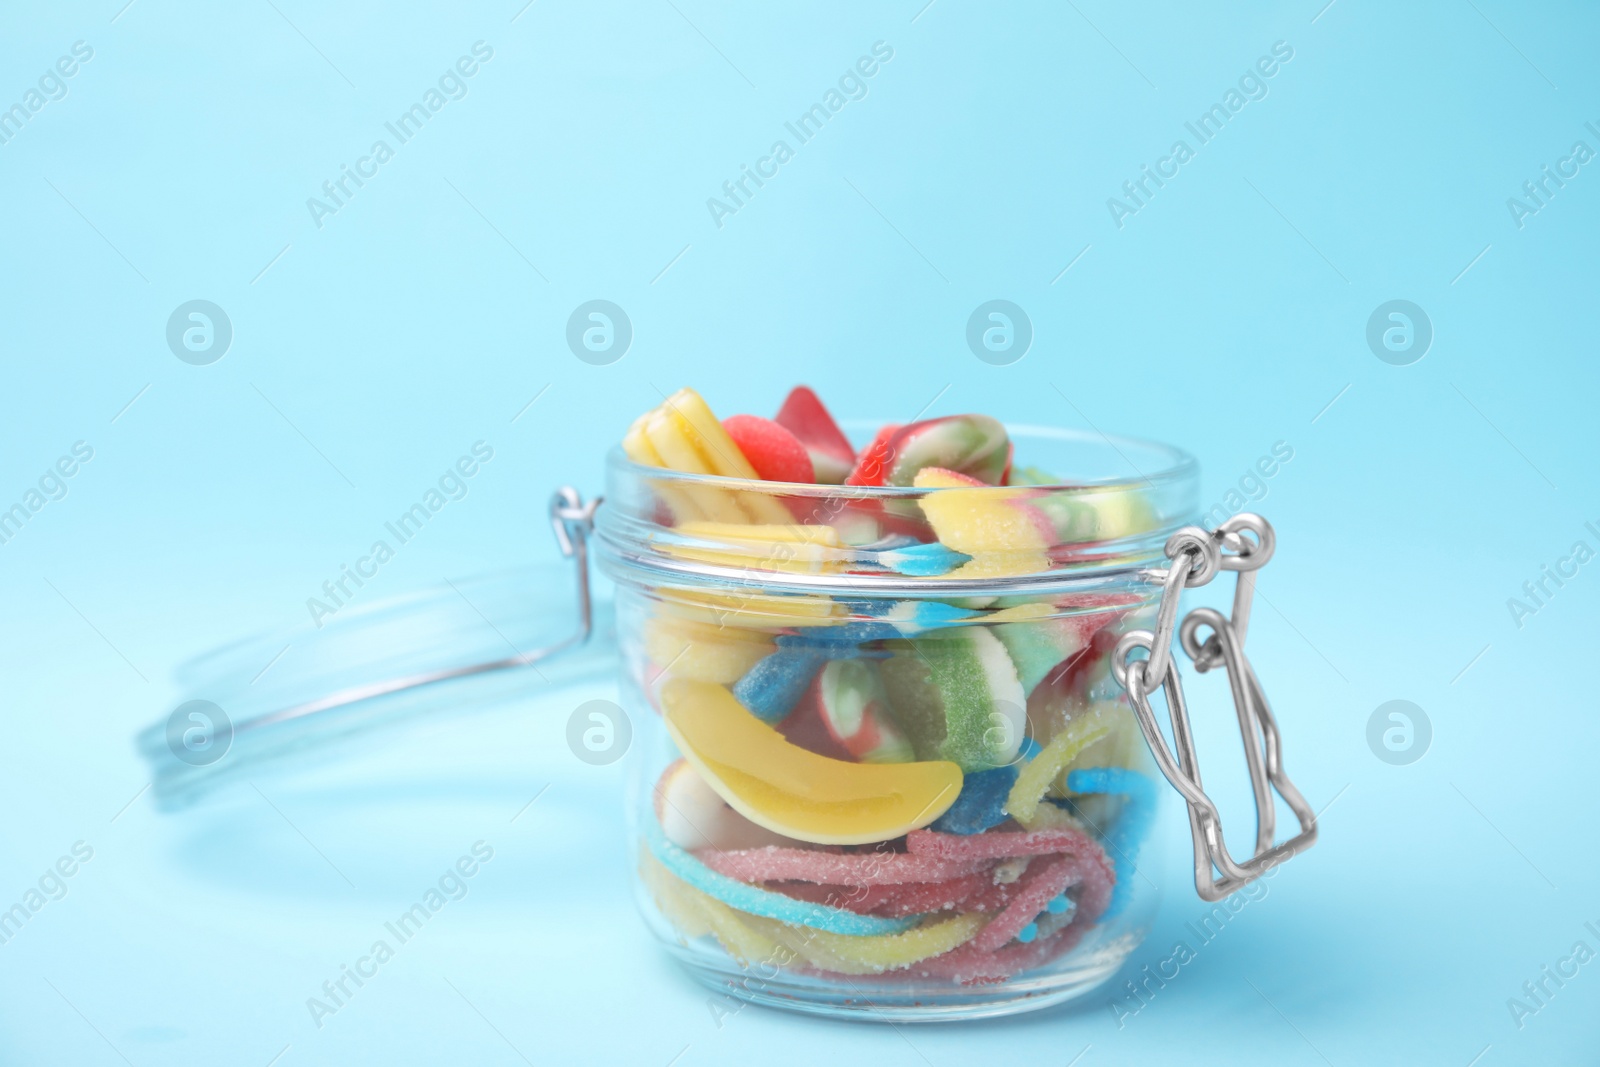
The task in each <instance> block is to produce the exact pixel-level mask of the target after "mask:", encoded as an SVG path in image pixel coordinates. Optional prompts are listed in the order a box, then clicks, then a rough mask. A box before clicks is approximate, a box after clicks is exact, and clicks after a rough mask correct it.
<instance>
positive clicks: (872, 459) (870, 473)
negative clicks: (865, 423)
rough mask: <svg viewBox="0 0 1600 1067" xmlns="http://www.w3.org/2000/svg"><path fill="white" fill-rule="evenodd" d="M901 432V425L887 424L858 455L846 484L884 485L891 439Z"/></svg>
mask: <svg viewBox="0 0 1600 1067" xmlns="http://www.w3.org/2000/svg"><path fill="white" fill-rule="evenodd" d="M899 432H900V427H899V426H894V425H890V426H885V427H883V429H881V430H879V431H878V434H877V436H876V437H874V438H873V439H872V440H871V441H870V442H868V444H867V447H866V448H863V449H862V450H861V451H860V453H858V454H857V456H856V465H855V467H854V468H853V469H852V470H851V471H850V474H849V476H848V477H847V478H845V480H844V484H845V485H882V484H883V480H884V478H885V477H886V476H887V475H888V473H889V460H890V458H891V457H890V454H889V441H890V439H891V438H893V437H894V435H895V434H897V433H899Z"/></svg>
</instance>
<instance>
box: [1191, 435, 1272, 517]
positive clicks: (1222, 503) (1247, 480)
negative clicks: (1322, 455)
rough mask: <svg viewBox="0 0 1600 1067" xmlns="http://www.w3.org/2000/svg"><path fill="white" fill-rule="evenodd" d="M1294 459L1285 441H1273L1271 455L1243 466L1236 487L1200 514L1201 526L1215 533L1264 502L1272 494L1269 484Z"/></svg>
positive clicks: (1231, 487) (1229, 489)
mask: <svg viewBox="0 0 1600 1067" xmlns="http://www.w3.org/2000/svg"><path fill="white" fill-rule="evenodd" d="M1293 458H1294V446H1293V445H1291V444H1290V443H1289V442H1288V441H1274V442H1272V452H1271V454H1270V455H1263V456H1260V457H1258V458H1257V459H1256V461H1255V463H1254V464H1252V465H1251V466H1249V467H1246V468H1245V471H1244V473H1243V474H1241V475H1240V476H1239V478H1238V481H1237V483H1236V485H1232V486H1229V487H1228V491H1227V492H1225V493H1223V494H1222V499H1221V500H1219V501H1217V502H1216V503H1215V504H1213V505H1211V506H1210V507H1209V508H1207V509H1206V510H1205V511H1204V512H1203V513H1202V514H1201V517H1200V524H1201V525H1202V526H1204V527H1205V528H1206V529H1208V530H1214V529H1216V528H1217V527H1218V526H1221V525H1222V524H1223V523H1224V522H1227V521H1228V520H1229V519H1231V518H1233V517H1234V516H1235V515H1237V514H1239V512H1241V511H1243V510H1244V508H1245V505H1246V504H1256V503H1260V502H1261V501H1263V500H1265V499H1267V494H1268V493H1269V492H1271V491H1272V490H1271V486H1270V485H1269V484H1268V483H1269V482H1270V481H1271V480H1272V479H1273V478H1274V477H1276V476H1277V474H1278V472H1279V471H1281V470H1283V468H1284V467H1285V466H1286V465H1287V464H1288V462H1289V461H1290V460H1291V459H1293Z"/></svg>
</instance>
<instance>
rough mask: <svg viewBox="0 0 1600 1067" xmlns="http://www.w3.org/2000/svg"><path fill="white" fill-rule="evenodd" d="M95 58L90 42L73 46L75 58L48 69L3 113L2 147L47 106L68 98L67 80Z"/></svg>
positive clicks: (0, 115)
mask: <svg viewBox="0 0 1600 1067" xmlns="http://www.w3.org/2000/svg"><path fill="white" fill-rule="evenodd" d="M93 58H94V47H93V46H92V45H90V44H89V43H88V42H87V41H74V42H72V54H71V55H68V56H62V57H61V58H60V59H57V60H56V61H55V65H54V66H53V67H47V68H45V72H44V73H43V74H41V75H39V80H38V82H36V83H35V84H36V85H37V88H35V87H34V86H29V87H28V88H27V89H26V90H25V91H24V92H23V94H22V99H20V100H18V101H17V102H16V103H15V104H12V105H11V106H10V107H8V108H4V109H0V145H4V144H10V143H11V139H12V138H13V137H15V136H16V135H17V134H19V133H21V132H22V127H23V126H25V125H27V124H28V123H29V122H30V121H31V120H32V119H33V116H35V115H37V114H38V113H39V112H41V111H43V110H44V109H45V105H46V104H49V103H52V102H54V101H56V100H65V99H66V97H67V79H68V78H71V77H72V76H73V75H75V74H77V73H78V71H79V70H80V69H82V64H84V63H87V62H89V60H91V59H93Z"/></svg>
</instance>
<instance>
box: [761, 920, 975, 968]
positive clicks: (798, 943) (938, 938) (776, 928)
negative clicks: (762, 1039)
mask: <svg viewBox="0 0 1600 1067" xmlns="http://www.w3.org/2000/svg"><path fill="white" fill-rule="evenodd" d="M745 921H746V922H747V923H749V924H750V925H751V926H752V927H754V928H755V929H756V930H758V931H759V932H760V933H761V934H762V935H764V936H765V937H767V938H770V939H771V940H773V941H776V942H778V943H779V944H781V945H784V946H785V947H787V948H789V949H790V950H791V951H793V952H795V953H798V954H799V955H800V956H802V957H804V958H805V960H806V961H807V962H809V963H810V964H811V965H812V966H813V967H820V968H821V969H823V970H825V971H833V972H834V973H835V974H882V973H883V972H884V971H897V970H901V969H903V968H906V967H909V966H911V965H912V964H913V963H920V962H922V961H923V960H925V959H928V958H930V957H932V956H940V955H943V954H944V953H946V952H949V951H950V950H951V949H953V948H956V947H958V946H960V945H963V944H965V943H966V942H968V941H970V940H972V938H973V936H974V935H975V934H977V932H978V931H979V930H981V929H983V927H984V926H985V924H986V923H987V922H988V919H987V917H986V916H984V915H980V914H978V913H977V912H966V913H964V914H961V915H956V916H952V917H951V918H949V919H944V920H941V921H939V922H931V923H926V924H924V925H922V926H918V927H916V928H914V929H911V930H907V931H906V932H905V933H903V934H871V935H868V936H866V937H852V936H851V935H849V934H835V933H829V932H828V931H826V930H812V929H807V928H805V927H799V926H785V925H784V924H782V923H780V922H778V921H777V920H776V919H762V918H757V917H755V916H749V917H746V919H745Z"/></svg>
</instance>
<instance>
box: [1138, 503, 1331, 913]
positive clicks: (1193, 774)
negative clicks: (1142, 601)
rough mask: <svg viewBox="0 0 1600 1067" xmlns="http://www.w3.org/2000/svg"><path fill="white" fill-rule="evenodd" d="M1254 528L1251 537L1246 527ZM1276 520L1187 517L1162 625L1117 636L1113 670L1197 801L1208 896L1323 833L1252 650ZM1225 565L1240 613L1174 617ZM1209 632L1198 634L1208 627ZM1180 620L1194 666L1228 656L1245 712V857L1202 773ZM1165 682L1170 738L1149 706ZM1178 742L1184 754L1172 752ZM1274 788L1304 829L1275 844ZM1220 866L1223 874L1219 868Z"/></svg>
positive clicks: (1197, 861) (1199, 870) (1175, 542)
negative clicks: (1230, 839)
mask: <svg viewBox="0 0 1600 1067" xmlns="http://www.w3.org/2000/svg"><path fill="white" fill-rule="evenodd" d="M1246 533H1250V534H1253V535H1254V538H1253V539H1251V538H1249V537H1246V536H1245V534H1246ZM1273 546H1274V538H1273V533H1272V526H1271V524H1270V523H1268V522H1267V520H1266V519H1263V518H1262V517H1261V516H1259V515H1254V514H1251V513H1249V512H1245V513H1241V514H1239V515H1235V516H1234V517H1233V518H1231V519H1229V520H1228V521H1227V522H1224V523H1223V524H1222V525H1221V526H1219V527H1217V529H1216V530H1214V531H1212V532H1210V533H1207V532H1206V531H1205V530H1203V529H1201V528H1200V527H1198V526H1185V527H1184V528H1183V529H1181V530H1179V531H1178V532H1177V533H1175V534H1173V535H1172V537H1171V538H1169V539H1168V540H1167V544H1166V554H1167V558H1168V559H1170V560H1172V566H1171V567H1169V568H1168V569H1167V570H1166V572H1165V573H1162V572H1157V574H1158V575H1159V577H1160V579H1161V581H1162V590H1161V602H1160V604H1159V606H1158V607H1157V609H1156V629H1155V632H1154V633H1151V632H1150V631H1149V630H1134V631H1132V632H1130V633H1128V634H1126V635H1124V636H1123V638H1122V640H1121V641H1119V642H1117V647H1116V650H1115V651H1114V652H1113V653H1112V655H1111V672H1112V674H1113V675H1114V676H1115V677H1116V680H1117V683H1118V684H1119V685H1121V686H1122V687H1123V688H1124V689H1126V690H1127V691H1128V697H1129V699H1130V700H1131V701H1132V703H1133V710H1134V715H1135V716H1136V717H1137V718H1138V720H1139V728H1140V730H1142V731H1143V732H1144V737H1145V740H1146V741H1147V742H1148V743H1149V745H1150V752H1151V754H1152V755H1153V756H1154V757H1155V760H1156V764H1157V766H1159V767H1160V768H1161V773H1162V774H1164V775H1166V777H1167V781H1169V782H1171V783H1172V785H1173V788H1175V789H1176V790H1177V791H1178V792H1179V793H1181V794H1183V798H1184V800H1186V801H1188V804H1189V828H1190V830H1191V831H1192V832H1193V835H1194V883H1195V888H1196V889H1197V890H1198V891H1199V893H1200V896H1201V898H1202V899H1204V900H1212V901H1214V900H1221V899H1222V898H1223V897H1226V896H1227V895H1228V894H1230V893H1232V892H1234V891H1235V890H1237V889H1238V888H1239V887H1241V886H1244V885H1247V884H1249V883H1250V882H1253V881H1255V880H1256V879H1257V878H1260V877H1261V876H1262V875H1263V874H1265V873H1266V872H1267V871H1268V870H1270V869H1271V868H1273V867H1275V866H1277V865H1278V864H1280V863H1283V862H1284V861H1285V860H1288V859H1289V858H1290V857H1292V856H1297V855H1299V854H1300V853H1302V852H1304V851H1305V850H1306V849H1308V848H1310V847H1311V846H1312V845H1313V844H1315V843H1316V840H1317V817H1316V813H1315V812H1314V811H1312V810H1311V807H1310V805H1308V804H1307V803H1306V802H1305V798H1304V797H1302V796H1301V795H1300V791H1299V790H1298V789H1296V788H1295V786H1294V783H1293V782H1291V781H1290V780H1289V777H1288V775H1286V774H1284V772H1283V759H1282V752H1281V746H1280V744H1279V739H1278V724H1277V721H1276V720H1275V719H1274V718H1273V717H1272V709H1271V707H1269V706H1268V704H1267V698H1266V694H1264V693H1263V692H1262V691H1261V683H1260V682H1259V681H1258V680H1257V679H1256V673H1255V670H1254V669H1253V668H1251V666H1250V660H1249V659H1248V658H1247V657H1246V656H1245V654H1244V639H1245V631H1246V629H1247V628H1248V626H1249V622H1250V601H1251V597H1252V595H1253V593H1254V592H1255V572H1256V571H1257V570H1259V569H1260V568H1261V567H1262V566H1264V565H1265V564H1266V562H1267V561H1268V560H1269V559H1271V558H1272V551H1273ZM1219 570H1231V571H1237V572H1238V575H1239V577H1238V585H1237V587H1236V588H1235V590H1234V597H1233V615H1232V616H1231V617H1226V616H1224V615H1223V614H1222V613H1221V612H1218V611H1215V610H1213V609H1211V608H1196V609H1194V610H1193V611H1191V612H1189V614H1188V615H1187V616H1185V617H1184V620H1183V624H1182V626H1176V627H1175V623H1176V620H1177V616H1178V598H1179V597H1180V596H1181V594H1182V592H1183V588H1184V586H1189V587H1196V586H1202V585H1205V584H1206V583H1207V582H1209V581H1211V579H1213V578H1215V577H1216V576H1217V572H1218V571H1219ZM1202 627H1205V628H1208V629H1209V630H1210V631H1211V633H1210V636H1208V637H1206V638H1205V640H1204V641H1202V640H1200V630H1201V628H1202ZM1175 628H1176V630H1177V637H1178V641H1179V643H1180V644H1181V645H1182V646H1183V650H1184V652H1186V653H1187V654H1188V656H1189V658H1190V659H1191V660H1193V661H1194V665H1195V669H1196V670H1199V671H1202V672H1204V671H1209V670H1210V669H1211V668H1213V667H1217V666H1221V667H1222V668H1223V669H1224V670H1225V671H1226V672H1227V675H1228V686H1229V688H1230V689H1231V690H1232V691H1233V707H1234V711H1235V712H1236V713H1237V714H1238V717H1239V732H1240V735H1241V737H1242V738H1243V741H1244V754H1245V763H1246V764H1247V765H1248V767H1249V768H1250V784H1251V786H1252V788H1253V790H1254V792H1255V802H1256V845H1255V850H1254V852H1255V854H1254V855H1252V856H1251V857H1250V859H1248V860H1247V861H1245V862H1244V863H1242V864H1241V863H1235V862H1234V859H1233V856H1232V855H1231V854H1229V852H1228V846H1227V844H1226V843H1225V842H1224V840H1223V835H1222V818H1221V816H1220V815H1219V814H1218V812H1217V806H1216V804H1215V803H1213V802H1212V800H1211V798H1210V797H1209V796H1207V795H1206V791H1205V789H1204V787H1203V786H1202V785H1201V782H1200V765H1199V761H1198V759H1197V757H1196V755H1195V747H1194V735H1193V733H1192V732H1191V730H1190V726H1189V712H1188V709H1187V707H1186V706H1185V704H1184V699H1183V683H1182V682H1181V681H1180V680H1179V678H1178V665H1177V663H1176V661H1175V660H1174V659H1173V656H1172V639H1173V636H1174V633H1173V631H1174V629H1175ZM1136 648H1143V649H1147V650H1148V651H1149V653H1150V656H1149V658H1148V659H1140V660H1130V659H1129V658H1128V657H1129V655H1130V654H1131V653H1132V652H1133V650H1134V649H1136ZM1152 678H1154V679H1156V680H1157V681H1156V685H1157V687H1163V686H1164V687H1165V688H1166V694H1167V711H1168V716H1169V718H1170V719H1171V722H1172V740H1173V746H1172V748H1168V747H1167V742H1166V738H1165V736H1164V735H1163V734H1162V732H1161V727H1160V725H1159V724H1157V722H1156V717H1155V712H1154V711H1153V710H1152V708H1151V706H1150V692H1151V689H1150V679H1152ZM1173 749H1176V750H1177V751H1176V755H1174V753H1173ZM1273 790H1276V791H1277V794H1278V796H1281V797H1283V799H1284V801H1285V802H1286V803H1287V804H1288V805H1289V808H1290V810H1292V811H1293V812H1294V814H1295V817H1296V818H1298V819H1299V820H1300V833H1299V834H1297V835H1296V836H1295V837H1292V838H1290V839H1289V840H1288V841H1285V842H1283V843H1282V844H1281V845H1274V844H1273V840H1274V838H1275V837H1276V836H1277V834H1276V829H1277V827H1276V814H1277V811H1276V801H1275V799H1274V797H1273ZM1216 872H1220V873H1221V875H1222V876H1221V877H1220V878H1218V877H1215V876H1214V875H1215V873H1216Z"/></svg>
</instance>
